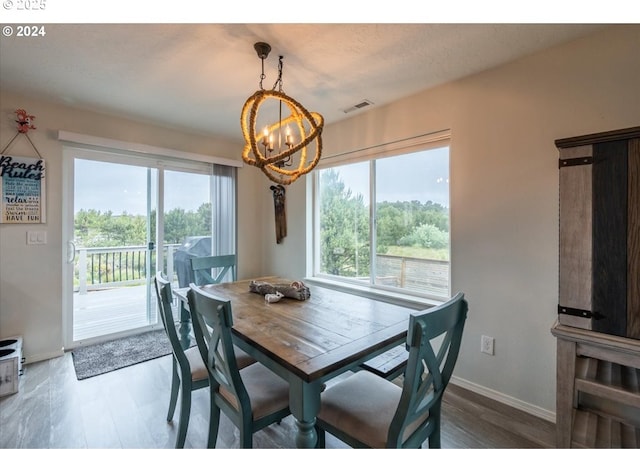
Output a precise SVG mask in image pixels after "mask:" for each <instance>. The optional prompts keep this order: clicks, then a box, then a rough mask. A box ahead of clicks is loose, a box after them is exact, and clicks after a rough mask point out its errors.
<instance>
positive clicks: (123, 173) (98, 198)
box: [74, 159, 209, 215]
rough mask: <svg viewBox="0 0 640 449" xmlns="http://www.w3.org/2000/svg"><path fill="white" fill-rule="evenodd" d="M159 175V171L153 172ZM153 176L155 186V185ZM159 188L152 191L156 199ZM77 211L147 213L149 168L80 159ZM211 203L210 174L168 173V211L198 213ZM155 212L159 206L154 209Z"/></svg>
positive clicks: (166, 207)
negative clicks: (197, 211) (202, 206)
mask: <svg viewBox="0 0 640 449" xmlns="http://www.w3.org/2000/svg"><path fill="white" fill-rule="evenodd" d="M151 170H152V172H153V173H155V169H151ZM155 176H157V175H152V178H151V185H155ZM153 196H155V188H153V189H152V197H153ZM74 197H75V198H74V211H75V212H77V211H78V210H80V209H84V210H89V209H95V210H99V211H102V212H106V211H109V210H110V211H111V212H113V214H114V215H121V214H122V213H123V212H127V213H128V214H132V215H142V214H145V213H146V210H147V168H145V167H137V166H131V165H123V164H114V163H108V162H100V161H88V160H84V159H76V162H75V181H74ZM208 201H209V180H208V176H206V175H199V174H191V173H181V172H175V171H169V170H166V171H165V211H169V210H171V209H174V208H177V207H180V208H182V209H184V210H187V211H196V210H197V209H198V207H199V206H200V205H201V204H202V203H205V202H208ZM152 209H155V205H154V206H153V207H152Z"/></svg>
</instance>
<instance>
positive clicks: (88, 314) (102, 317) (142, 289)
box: [73, 285, 159, 342]
mask: <svg viewBox="0 0 640 449" xmlns="http://www.w3.org/2000/svg"><path fill="white" fill-rule="evenodd" d="M146 290H147V287H146V286H145V285H140V286H133V287H118V288H110V289H104V290H96V291H89V292H87V293H86V294H79V293H74V295H73V340H74V341H75V342H78V341H82V340H87V339H92V338H96V337H100V336H103V335H108V334H116V333H120V332H126V331H131V330H133V329H137V328H140V327H147V326H150V325H154V324H157V323H158V319H159V318H158V314H157V305H156V297H155V291H154V290H153V289H152V290H151V295H152V296H151V302H150V304H149V305H147V300H146V294H147V293H146Z"/></svg>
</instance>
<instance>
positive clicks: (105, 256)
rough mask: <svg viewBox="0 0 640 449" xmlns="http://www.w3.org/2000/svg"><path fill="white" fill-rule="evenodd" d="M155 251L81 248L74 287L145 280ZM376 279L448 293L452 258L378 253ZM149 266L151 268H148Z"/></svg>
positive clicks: (169, 252) (170, 269) (168, 254)
mask: <svg viewBox="0 0 640 449" xmlns="http://www.w3.org/2000/svg"><path fill="white" fill-rule="evenodd" d="M179 246H180V244H170V245H164V246H163V248H162V250H163V257H164V258H165V260H166V261H167V269H166V273H168V275H169V277H170V278H171V279H174V278H175V277H176V270H175V267H174V265H173V255H174V253H175V251H176V248H178V247H179ZM155 254H156V252H155V251H149V249H148V248H147V246H144V245H139V246H119V247H104V248H78V249H77V250H76V261H77V262H76V266H75V278H74V291H76V292H78V293H80V294H86V293H87V292H88V291H93V290H102V289H106V288H114V287H121V286H130V285H141V284H144V283H146V280H147V273H149V276H153V274H154V273H155V271H156V266H157V265H156V260H155ZM377 265H378V266H377V269H378V278H377V282H379V283H380V284H383V285H389V286H394V287H400V288H407V289H410V290H415V291H421V292H425V293H431V294H436V295H439V296H446V295H447V294H448V289H449V262H448V261H438V260H426V259H417V258H411V257H400V256H388V255H381V254H378V256H377ZM149 267H150V268H149Z"/></svg>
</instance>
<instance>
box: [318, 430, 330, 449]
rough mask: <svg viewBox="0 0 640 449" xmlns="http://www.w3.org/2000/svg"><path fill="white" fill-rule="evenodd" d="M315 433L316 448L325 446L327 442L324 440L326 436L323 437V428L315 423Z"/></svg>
mask: <svg viewBox="0 0 640 449" xmlns="http://www.w3.org/2000/svg"><path fill="white" fill-rule="evenodd" d="M316 434H317V435H318V441H317V442H316V447H317V448H324V447H326V445H327V443H326V440H325V438H326V437H325V433H324V429H323V428H321V427H320V426H317V425H316Z"/></svg>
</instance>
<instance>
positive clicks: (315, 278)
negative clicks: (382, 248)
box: [306, 130, 452, 307]
mask: <svg viewBox="0 0 640 449" xmlns="http://www.w3.org/2000/svg"><path fill="white" fill-rule="evenodd" d="M444 146H446V147H448V148H449V154H450V155H451V132H450V130H442V131H437V132H433V133H428V134H423V135H419V136H415V137H410V138H407V139H401V140H397V141H393V142H388V143H384V144H380V145H374V146H371V147H367V148H363V149H358V150H353V151H347V152H344V153H340V154H336V155H331V156H327V157H324V158H322V159H321V161H320V162H319V163H318V166H317V169H316V170H314V172H313V176H310V177H309V182H308V184H307V187H308V191H310V192H311V197H310V200H311V201H308V202H307V204H310V207H309V209H308V218H310V220H311V228H310V230H309V232H308V234H307V238H308V240H309V241H311V242H312V245H311V247H312V251H311V252H310V254H309V255H308V257H307V277H306V279H307V280H308V281H310V282H313V283H321V284H325V285H330V286H331V287H333V288H336V289H338V290H343V291H348V292H351V293H356V294H358V293H359V294H363V295H367V296H368V297H371V298H372V299H378V300H383V301H388V302H396V303H403V304H408V305H412V304H413V305H416V306H418V307H420V306H423V305H437V304H440V303H442V302H443V301H445V300H446V299H448V298H443V297H437V296H432V295H428V294H423V293H420V292H414V291H410V290H406V289H398V288H389V287H385V286H382V285H377V284H373V283H371V282H369V284H368V285H367V284H363V283H361V282H357V281H355V280H350V279H348V278H344V277H339V276H332V275H328V274H324V273H320V239H319V235H320V214H319V211H320V205H319V201H318V200H319V170H321V169H326V168H331V167H336V166H341V165H346V164H352V163H356V162H365V161H366V162H368V161H371V160H375V159H381V158H384V157H389V156H398V155H403V154H409V153H415V152H420V151H426V150H429V149H436V148H442V147H444ZM450 171H451V162H450V163H449V172H450ZM449 178H451V176H449ZM370 188H371V190H374V188H375V173H372V174H371V178H370ZM374 193H375V192H371V203H372V205H373V204H375V195H374ZM451 210H452V208H451V205H450V207H449V214H450V216H451ZM371 215H372V216H373V207H372V208H371ZM373 234H375V232H372V240H373V241H375V235H373ZM450 235H451V234H450ZM451 240H452V239H451V237H450V246H451ZM371 247H372V248H374V247H375V246H371ZM373 259H375V258H373ZM373 259H372V264H375V262H374V261H373ZM451 267H452V260H451V247H450V248H449V270H450V272H449V294H450V292H451V277H452V276H451ZM374 269H375V268H374Z"/></svg>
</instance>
